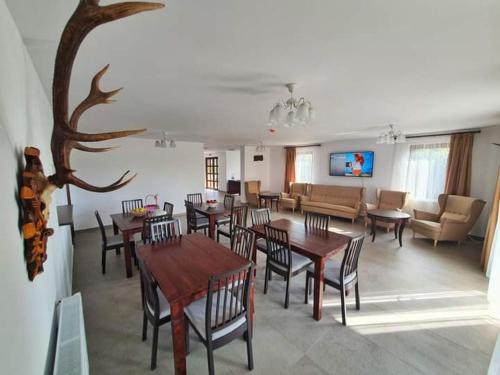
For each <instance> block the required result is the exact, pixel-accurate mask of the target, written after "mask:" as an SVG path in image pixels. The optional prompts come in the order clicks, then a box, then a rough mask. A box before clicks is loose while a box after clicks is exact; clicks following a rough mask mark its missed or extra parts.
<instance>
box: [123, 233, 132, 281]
mask: <svg viewBox="0 0 500 375" xmlns="http://www.w3.org/2000/svg"><path fill="white" fill-rule="evenodd" d="M122 235H123V249H124V250H125V271H126V273H127V277H132V249H131V247H130V233H129V232H128V231H124V232H122Z"/></svg>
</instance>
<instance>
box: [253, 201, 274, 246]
mask: <svg viewBox="0 0 500 375" xmlns="http://www.w3.org/2000/svg"><path fill="white" fill-rule="evenodd" d="M250 216H251V217H252V225H264V224H269V223H270V222H271V210H270V209H269V208H257V209H255V210H252V212H251V213H250ZM255 246H256V247H257V250H259V251H262V252H263V253H267V243H266V239H265V238H259V239H257V241H256V243H255Z"/></svg>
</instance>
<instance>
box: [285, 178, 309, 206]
mask: <svg viewBox="0 0 500 375" xmlns="http://www.w3.org/2000/svg"><path fill="white" fill-rule="evenodd" d="M307 187H308V184H305V183H300V182H291V183H290V193H280V205H281V207H282V208H291V209H292V211H293V212H295V209H296V208H299V207H300V199H301V196H304V195H307Z"/></svg>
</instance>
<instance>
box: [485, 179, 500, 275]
mask: <svg viewBox="0 0 500 375" xmlns="http://www.w3.org/2000/svg"><path fill="white" fill-rule="evenodd" d="M499 201H500V169H499V170H498V176H497V187H496V189H495V196H494V198H493V204H492V207H491V214H490V220H489V221H488V229H486V236H485V237H484V244H483V253H482V255H481V266H482V267H483V270H484V271H485V272H486V269H487V268H488V261H489V259H490V254H491V246H492V245H493V237H494V236H495V230H496V227H497V221H498V209H499V208H498V206H499Z"/></svg>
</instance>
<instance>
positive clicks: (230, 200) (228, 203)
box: [224, 194, 234, 210]
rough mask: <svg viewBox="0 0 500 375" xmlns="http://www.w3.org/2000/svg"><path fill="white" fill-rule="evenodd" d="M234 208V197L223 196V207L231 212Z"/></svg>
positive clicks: (229, 195)
mask: <svg viewBox="0 0 500 375" xmlns="http://www.w3.org/2000/svg"><path fill="white" fill-rule="evenodd" d="M233 206H234V195H231V194H225V195H224V207H225V208H226V209H228V210H231V209H232V208H233Z"/></svg>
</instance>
